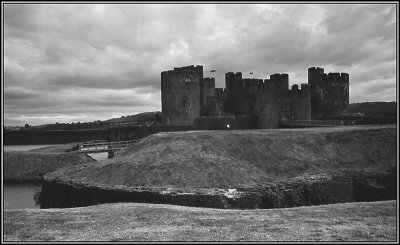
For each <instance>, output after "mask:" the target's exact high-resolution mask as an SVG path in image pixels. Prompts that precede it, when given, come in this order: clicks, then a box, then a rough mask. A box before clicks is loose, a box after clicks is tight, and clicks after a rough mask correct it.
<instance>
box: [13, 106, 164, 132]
mask: <svg viewBox="0 0 400 245" xmlns="http://www.w3.org/2000/svg"><path fill="white" fill-rule="evenodd" d="M161 122H162V120H161V112H160V111H153V112H143V113H139V114H136V115H127V116H122V117H119V118H112V119H108V120H105V121H100V120H97V121H93V122H82V123H81V122H77V123H58V122H57V123H53V124H42V125H37V126H29V125H28V126H25V127H7V128H5V130H10V131H13V130H24V131H25V130H28V131H29V130H79V129H106V128H107V127H110V126H151V125H160V124H161Z"/></svg>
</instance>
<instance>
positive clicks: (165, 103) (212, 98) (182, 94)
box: [161, 65, 349, 128]
mask: <svg viewBox="0 0 400 245" xmlns="http://www.w3.org/2000/svg"><path fill="white" fill-rule="evenodd" d="M161 101H162V120H163V124H164V125H168V126H181V125H194V124H196V123H199V122H201V121H208V122H212V123H214V124H215V123H218V122H223V124H224V125H225V124H227V125H228V124H229V123H226V122H235V121H241V122H242V123H243V122H244V121H247V122H250V123H247V124H246V125H247V126H242V128H278V127H281V126H282V125H283V124H285V122H288V121H293V120H311V119H313V118H321V117H326V116H337V115H342V114H343V113H344V112H345V110H346V108H347V105H348V104H349V75H348V74H347V73H329V74H325V73H324V69H323V68H319V67H311V68H309V69H308V84H306V83H303V84H301V85H300V88H299V86H298V85H297V84H294V85H293V86H292V87H291V88H289V75H288V74H285V73H283V74H272V75H270V77H269V78H268V79H250V78H243V77H242V73H241V72H236V73H233V72H228V73H226V74H225V89H223V88H215V78H213V77H205V78H204V77H203V66H199V65H197V66H193V65H192V66H186V67H180V68H174V70H170V71H164V72H162V73H161Z"/></svg>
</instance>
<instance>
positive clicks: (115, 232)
mask: <svg viewBox="0 0 400 245" xmlns="http://www.w3.org/2000/svg"><path fill="white" fill-rule="evenodd" d="M3 225H4V228H3V229H4V241H353V242H354V241H391V242H395V241H398V237H397V234H398V233H397V229H396V201H381V202H369V203H363V202H358V203H343V204H330V205H321V206H313V207H298V208H290V209H258V210H223V209H210V208H193V207H182V206H173V205H159V204H142V203H117V204H103V205H97V206H90V207H83V208H70V209H46V210H37V209H28V210H6V211H4V223H3Z"/></svg>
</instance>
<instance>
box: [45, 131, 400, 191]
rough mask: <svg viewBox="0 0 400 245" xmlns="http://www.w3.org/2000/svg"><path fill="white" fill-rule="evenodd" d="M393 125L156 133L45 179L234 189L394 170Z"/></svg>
mask: <svg viewBox="0 0 400 245" xmlns="http://www.w3.org/2000/svg"><path fill="white" fill-rule="evenodd" d="M396 143H397V140H396V127H395V126H353V127H337V128H309V129H278V130H277V129H274V130H238V131H187V132H173V133H171V132H170V133H158V134H156V135H152V136H149V137H147V138H146V139H145V140H143V141H141V142H140V143H138V144H136V145H135V146H132V147H131V148H129V149H127V150H125V151H124V152H121V153H119V154H118V155H117V156H116V157H115V159H114V160H113V161H112V162H107V163H101V164H98V163H97V164H89V165H86V167H82V166H79V167H70V168H64V169H61V170H59V171H57V172H53V173H50V174H49V175H48V176H46V177H48V179H55V178H57V179H59V180H64V181H72V182H74V181H75V182H81V183H82V182H83V183H93V184H95V185H96V184H101V185H110V186H115V185H123V186H151V187H180V188H184V187H189V188H236V187H246V186H253V185H256V184H260V183H265V182H269V181H275V180H278V179H282V178H288V177H296V176H299V175H304V174H317V173H322V172H327V171H332V170H339V169H344V168H349V169H362V170H366V171H374V172H376V171H378V172H379V171H382V172H383V171H385V170H387V169H389V168H391V167H394V166H396V160H397V159H396V153H397V147H396Z"/></svg>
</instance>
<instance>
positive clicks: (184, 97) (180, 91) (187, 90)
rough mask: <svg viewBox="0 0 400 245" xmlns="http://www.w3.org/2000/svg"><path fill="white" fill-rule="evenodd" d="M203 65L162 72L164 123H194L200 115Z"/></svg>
mask: <svg viewBox="0 0 400 245" xmlns="http://www.w3.org/2000/svg"><path fill="white" fill-rule="evenodd" d="M202 82H203V66H199V65H198V66H193V65H192V66H187V67H180V68H174V70H170V71H164V72H162V73H161V107H162V120H163V124H164V125H174V126H177V125H193V122H194V119H196V118H197V117H199V116H200V109H201V105H200V84H202Z"/></svg>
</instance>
